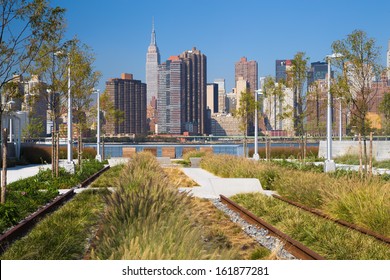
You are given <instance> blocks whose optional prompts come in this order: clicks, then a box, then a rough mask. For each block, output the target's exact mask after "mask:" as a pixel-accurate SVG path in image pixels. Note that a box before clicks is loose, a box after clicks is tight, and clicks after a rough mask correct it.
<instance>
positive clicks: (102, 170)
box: [79, 165, 110, 188]
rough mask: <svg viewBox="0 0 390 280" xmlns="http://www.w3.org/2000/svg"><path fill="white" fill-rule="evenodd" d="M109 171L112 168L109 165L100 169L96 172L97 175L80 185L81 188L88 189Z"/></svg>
mask: <svg viewBox="0 0 390 280" xmlns="http://www.w3.org/2000/svg"><path fill="white" fill-rule="evenodd" d="M108 169H110V166H109V165H107V166H105V167H104V168H102V169H100V170H99V171H98V172H96V173H95V174H93V175H92V176H91V177H89V178H87V179H85V180H84V181H82V182H81V183H80V185H79V188H85V187H87V186H88V185H89V184H91V183H92V182H93V181H95V180H96V179H97V178H98V177H99V176H100V175H102V174H103V173H104V172H106V171H107V170H108Z"/></svg>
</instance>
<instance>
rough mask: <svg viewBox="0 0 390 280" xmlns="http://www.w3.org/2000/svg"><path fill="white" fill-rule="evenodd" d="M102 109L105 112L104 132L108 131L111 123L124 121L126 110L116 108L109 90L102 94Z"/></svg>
mask: <svg viewBox="0 0 390 280" xmlns="http://www.w3.org/2000/svg"><path fill="white" fill-rule="evenodd" d="M100 109H101V110H102V111H103V112H104V122H103V129H102V131H103V133H107V132H108V130H109V127H108V125H109V124H114V123H122V122H123V121H124V112H123V111H121V110H118V109H116V108H115V105H114V103H113V101H112V99H111V97H110V94H109V93H108V92H107V91H104V92H103V94H101V95H100Z"/></svg>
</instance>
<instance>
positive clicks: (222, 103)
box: [214, 79, 227, 113]
mask: <svg viewBox="0 0 390 280" xmlns="http://www.w3.org/2000/svg"><path fill="white" fill-rule="evenodd" d="M214 84H218V112H219V113H225V112H226V99H227V96H226V89H225V79H215V80H214Z"/></svg>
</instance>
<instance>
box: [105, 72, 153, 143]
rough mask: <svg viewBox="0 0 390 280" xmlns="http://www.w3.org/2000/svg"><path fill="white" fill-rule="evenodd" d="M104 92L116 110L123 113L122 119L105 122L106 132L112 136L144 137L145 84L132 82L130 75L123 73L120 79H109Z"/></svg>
mask: <svg viewBox="0 0 390 280" xmlns="http://www.w3.org/2000/svg"><path fill="white" fill-rule="evenodd" d="M106 91H107V92H108V94H109V97H110V100H111V102H112V103H113V105H114V108H115V109H116V110H119V111H121V112H123V119H122V118H120V119H114V120H110V121H107V124H106V131H107V133H108V134H111V135H113V136H118V135H126V134H135V135H145V134H146V133H147V124H146V84H144V83H142V82H141V81H139V80H134V79H133V75H132V74H126V73H123V74H122V75H121V78H114V79H109V80H108V81H107V82H106Z"/></svg>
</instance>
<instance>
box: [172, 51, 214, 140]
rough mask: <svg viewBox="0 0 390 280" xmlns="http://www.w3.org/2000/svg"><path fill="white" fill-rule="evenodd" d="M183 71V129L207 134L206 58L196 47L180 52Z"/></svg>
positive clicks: (191, 132) (193, 132)
mask: <svg viewBox="0 0 390 280" xmlns="http://www.w3.org/2000/svg"><path fill="white" fill-rule="evenodd" d="M179 57H180V59H181V60H182V61H183V63H184V71H185V78H186V80H185V84H184V88H185V98H184V100H183V103H182V106H183V107H184V113H185V114H184V121H185V131H187V132H189V133H190V134H200V135H203V134H209V131H207V127H209V126H208V125H207V124H206V120H207V114H206V109H207V107H206V86H207V58H206V56H205V55H204V54H202V53H201V52H200V51H199V50H197V49H196V48H192V50H189V51H185V52H183V53H182V54H180V56H179Z"/></svg>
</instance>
